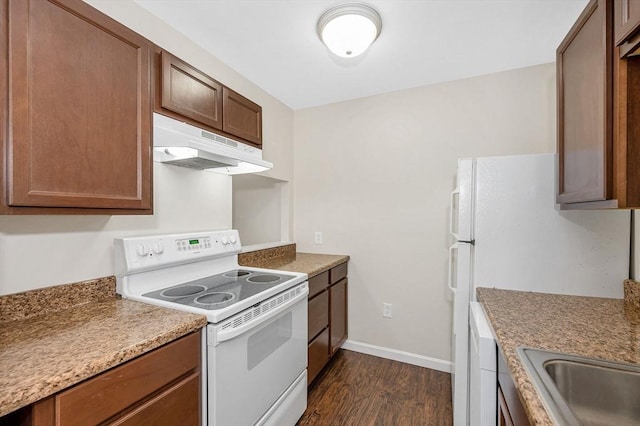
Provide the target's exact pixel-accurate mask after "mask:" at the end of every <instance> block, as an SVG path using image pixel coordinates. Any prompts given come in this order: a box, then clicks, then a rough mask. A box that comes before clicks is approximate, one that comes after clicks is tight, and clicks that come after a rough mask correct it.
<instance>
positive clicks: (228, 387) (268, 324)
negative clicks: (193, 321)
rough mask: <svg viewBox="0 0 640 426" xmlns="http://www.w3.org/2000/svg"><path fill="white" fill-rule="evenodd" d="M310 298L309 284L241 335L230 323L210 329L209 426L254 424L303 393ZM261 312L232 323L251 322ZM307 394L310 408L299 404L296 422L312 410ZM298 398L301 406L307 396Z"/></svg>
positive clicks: (244, 328)
mask: <svg viewBox="0 0 640 426" xmlns="http://www.w3.org/2000/svg"><path fill="white" fill-rule="evenodd" d="M307 293H308V291H307V289H306V283H305V287H304V292H300V293H299V294H298V295H296V296H295V297H292V298H290V299H289V300H288V301H286V302H284V303H282V304H281V305H280V306H277V307H276V308H274V309H273V310H272V311H269V312H268V313H267V314H266V315H260V316H258V317H257V318H254V319H252V320H249V321H247V322H246V323H245V324H243V325H242V326H240V327H238V331H232V332H229V331H228V328H224V327H225V323H228V321H224V322H223V323H221V324H216V325H213V324H210V325H209V326H207V367H208V371H207V375H208V389H207V399H208V419H209V421H208V424H209V426H228V425H254V424H256V423H257V422H258V421H259V420H260V419H261V418H262V417H263V416H264V415H265V414H266V413H267V412H269V410H270V409H271V408H272V406H273V405H274V404H275V403H276V401H278V400H279V399H280V398H281V396H283V395H284V394H285V392H287V391H289V393H291V390H290V388H292V389H296V390H297V389H298V388H299V386H295V382H296V379H298V377H299V376H300V375H301V374H302V373H303V372H304V371H305V369H306V367H307ZM276 298H277V297H274V299H276ZM269 302H270V300H267V301H265V302H263V303H262V304H261V305H263V306H264V305H267V304H268V303H269ZM255 309H258V308H250V309H249V310H247V311H244V312H241V313H239V314H238V315H236V316H234V317H232V318H230V319H229V320H234V318H240V317H244V318H247V315H248V314H247V313H248V311H252V310H255ZM250 315H251V316H253V314H250ZM236 321H237V320H236ZM303 392H304V407H300V405H301V404H300V403H297V404H295V406H296V407H297V408H296V409H297V410H300V409H301V411H300V413H299V414H296V417H295V418H296V420H295V421H297V420H298V418H299V417H300V416H301V415H302V413H303V412H304V409H305V408H306V387H305V388H303ZM296 393H299V392H296ZM292 398H297V399H296V400H297V401H299V400H300V399H301V396H300V395H295V396H292ZM280 404H282V401H280ZM285 406H286V405H285ZM289 414H291V413H289ZM295 421H294V423H295Z"/></svg>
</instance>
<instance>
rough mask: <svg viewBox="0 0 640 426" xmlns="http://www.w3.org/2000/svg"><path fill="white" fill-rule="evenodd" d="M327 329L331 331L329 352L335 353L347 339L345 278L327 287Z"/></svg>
mask: <svg viewBox="0 0 640 426" xmlns="http://www.w3.org/2000/svg"><path fill="white" fill-rule="evenodd" d="M329 305H330V307H329V311H330V314H329V317H330V322H329V330H330V333H331V341H330V354H331V355H333V354H334V353H336V351H337V350H338V349H340V346H341V345H342V343H343V342H344V341H345V340H347V326H348V318H347V313H348V309H347V279H346V278H345V279H343V280H342V281H340V282H338V283H337V284H334V285H333V286H331V287H330V288H329Z"/></svg>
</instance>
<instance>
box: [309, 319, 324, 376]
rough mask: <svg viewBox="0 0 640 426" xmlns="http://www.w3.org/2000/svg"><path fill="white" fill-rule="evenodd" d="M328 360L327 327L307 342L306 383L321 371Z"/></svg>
mask: <svg viewBox="0 0 640 426" xmlns="http://www.w3.org/2000/svg"><path fill="white" fill-rule="evenodd" d="M327 362H329V329H328V328H326V329H325V330H324V331H323V332H322V333H320V334H319V335H318V336H317V337H316V338H315V339H313V340H312V341H311V343H309V347H308V352H307V385H310V384H311V382H313V379H315V378H316V376H317V375H318V374H319V373H320V371H322V369H323V368H324V366H325V365H327Z"/></svg>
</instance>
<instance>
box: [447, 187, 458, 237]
mask: <svg viewBox="0 0 640 426" xmlns="http://www.w3.org/2000/svg"><path fill="white" fill-rule="evenodd" d="M459 195H460V188H456V189H454V190H453V191H451V195H450V196H449V233H450V234H451V235H453V238H455V239H456V240H459V238H458V232H457V231H458V230H457V229H453V227H454V226H453V224H454V215H455V214H456V210H455V209H454V200H455V197H456V196H459Z"/></svg>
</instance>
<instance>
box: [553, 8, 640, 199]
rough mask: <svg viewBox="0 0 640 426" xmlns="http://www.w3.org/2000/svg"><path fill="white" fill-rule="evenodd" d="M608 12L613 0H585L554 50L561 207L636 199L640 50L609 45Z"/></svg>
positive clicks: (639, 186) (639, 147) (639, 149)
mask: <svg viewBox="0 0 640 426" xmlns="http://www.w3.org/2000/svg"><path fill="white" fill-rule="evenodd" d="M632 3H633V1H632ZM621 4H622V2H615V7H619V6H620V5H621ZM615 14H620V11H619V10H616V9H615V8H614V1H613V0H592V1H590V2H589V4H588V5H587V7H586V8H585V10H584V11H583V13H582V14H581V15H580V17H579V18H578V21H577V22H576V23H575V25H574V26H573V27H572V28H571V30H570V32H569V34H568V35H567V36H566V37H565V39H564V40H563V42H562V43H561V44H560V46H559V47H558V50H557V68H558V69H557V78H558V86H557V90H558V154H559V155H558V157H559V158H558V159H559V167H558V195H557V201H558V202H559V203H561V204H562V205H563V208H571V209H591V208H631V207H639V206H640V173H638V172H637V171H636V170H637V164H638V161H640V120H638V117H639V116H640V115H639V114H640V57H638V56H629V55H627V56H624V55H623V54H621V47H619V46H616V41H615V37H614V15H615Z"/></svg>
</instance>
